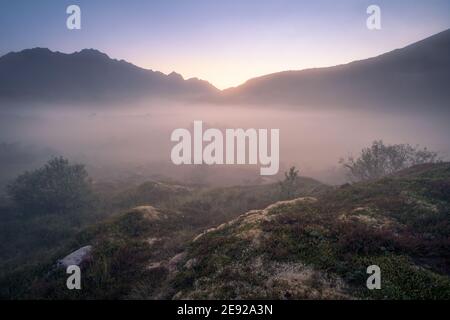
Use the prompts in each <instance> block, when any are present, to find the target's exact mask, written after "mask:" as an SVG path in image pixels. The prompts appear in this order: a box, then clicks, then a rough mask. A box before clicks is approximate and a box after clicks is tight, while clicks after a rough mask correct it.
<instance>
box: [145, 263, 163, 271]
mask: <svg viewBox="0 0 450 320" xmlns="http://www.w3.org/2000/svg"><path fill="white" fill-rule="evenodd" d="M162 267H163V264H162V263H161V262H153V263H150V264H149V265H148V266H147V267H146V268H145V269H147V270H148V271H153V270H155V269H159V268H162Z"/></svg>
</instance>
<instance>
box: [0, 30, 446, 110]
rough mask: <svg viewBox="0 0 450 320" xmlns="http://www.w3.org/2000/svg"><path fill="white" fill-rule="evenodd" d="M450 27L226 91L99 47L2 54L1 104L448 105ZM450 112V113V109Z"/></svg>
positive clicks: (0, 68)
mask: <svg viewBox="0 0 450 320" xmlns="http://www.w3.org/2000/svg"><path fill="white" fill-rule="evenodd" d="M449 57H450V29H447V30H445V31H442V32H440V33H437V34H435V35H433V36H431V37H428V38H425V39H422V40H420V41H417V42H414V43H412V44H410V45H408V46H405V47H403V48H399V49H395V50H392V51H389V52H386V53H383V54H381V55H378V56H375V57H371V58H367V59H362V60H357V61H353V62H350V63H347V64H340V65H337V66H331V67H323V68H310V69H303V70H288V71H280V72H276V73H271V74H267V75H264V76H261V77H256V78H252V79H249V80H247V81H246V82H245V83H243V84H241V85H239V86H236V87H232V88H228V89H224V90H219V89H217V88H216V87H214V86H213V85H212V84H210V83H209V82H207V81H205V80H199V79H198V78H190V79H184V78H183V77H182V76H181V75H180V74H178V73H176V72H172V73H170V74H167V75H166V74H164V73H162V72H160V71H153V70H151V69H144V68H141V67H139V66H136V65H134V64H132V63H130V62H127V61H125V60H117V59H112V58H110V57H109V56H108V55H107V54H105V53H103V52H101V51H99V50H96V49H92V48H91V49H83V50H80V51H76V52H73V53H61V52H58V51H51V50H50V49H48V48H40V47H37V48H33V49H25V50H22V51H19V52H10V53H7V54H5V55H4V56H2V57H0V101H7V102H16V101H25V102H29V101H37V102H44V103H45V102H67V101H72V102H76V103H77V102H84V101H88V102H104V101H108V102H109V101H133V100H136V99H140V98H144V99H148V98H150V99H152V98H163V99H174V100H183V101H186V99H187V100H188V101H195V102H212V103H219V104H236V103H245V104H257V105H287V106H295V107H298V108H302V107H312V108H314V109H316V108H321V109H323V108H328V107H330V106H332V107H333V108H335V107H338V108H339V107H340V108H360V109H361V108H362V109H363V108H375V109H376V108H381V109H386V110H387V109H390V108H391V109H398V110H405V109H407V110H411V109H429V108H430V107H434V108H437V109H439V110H447V109H448V107H447V106H448V105H449V104H450V90H448V89H449V88H448V86H449V83H450V74H449V72H448V71H447V70H449V69H450V59H449ZM447 111H448V110H447Z"/></svg>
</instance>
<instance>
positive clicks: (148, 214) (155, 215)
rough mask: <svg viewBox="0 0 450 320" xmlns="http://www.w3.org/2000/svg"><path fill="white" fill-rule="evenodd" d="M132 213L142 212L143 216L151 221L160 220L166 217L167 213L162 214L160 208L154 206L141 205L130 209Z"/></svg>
mask: <svg viewBox="0 0 450 320" xmlns="http://www.w3.org/2000/svg"><path fill="white" fill-rule="evenodd" d="M130 212H131V213H138V214H142V216H143V217H144V218H145V219H147V220H150V221H153V220H160V219H162V218H166V216H165V215H163V214H161V213H160V212H159V211H158V209H156V208H155V207H152V206H139V207H135V208H133V209H131V210H130Z"/></svg>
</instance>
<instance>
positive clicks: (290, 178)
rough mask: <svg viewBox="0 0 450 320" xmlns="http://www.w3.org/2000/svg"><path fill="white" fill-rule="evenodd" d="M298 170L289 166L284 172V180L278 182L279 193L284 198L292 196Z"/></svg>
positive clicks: (296, 182)
mask: <svg viewBox="0 0 450 320" xmlns="http://www.w3.org/2000/svg"><path fill="white" fill-rule="evenodd" d="M298 172H299V171H298V170H296V169H295V167H291V168H290V169H289V171H287V172H285V173H284V180H283V181H281V182H280V187H281V194H282V196H283V197H284V198H287V199H290V198H292V197H293V196H294V193H295V190H296V188H297V184H298V180H297V178H298Z"/></svg>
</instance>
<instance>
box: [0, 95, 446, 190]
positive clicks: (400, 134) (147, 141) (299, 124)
mask: <svg viewBox="0 0 450 320" xmlns="http://www.w3.org/2000/svg"><path fill="white" fill-rule="evenodd" d="M194 120H201V121H203V123H204V127H205V129H206V128H218V129H222V130H225V129H226V128H232V129H233V128H243V129H248V128H255V129H262V128H267V129H280V172H279V173H282V172H283V170H285V169H286V168H287V167H289V166H292V165H295V166H297V167H298V168H300V170H301V173H302V175H306V176H311V177H314V178H316V179H319V180H321V181H323V182H326V183H331V184H336V183H342V182H344V181H345V176H344V173H343V171H342V170H341V168H340V166H339V164H338V161H339V159H340V158H341V157H346V156H349V155H354V156H357V155H358V152H359V151H360V150H361V149H362V148H363V147H365V146H368V145H370V143H371V142H372V141H374V140H379V139H382V140H383V141H384V142H386V143H409V144H411V145H416V144H419V145H421V146H423V147H427V148H429V149H430V150H434V151H437V152H439V154H440V155H441V156H442V157H443V158H444V159H445V158H446V157H447V156H448V155H449V154H450V142H449V140H448V137H449V136H450V127H449V126H448V122H447V118H446V116H445V115H439V114H427V113H426V112H425V111H424V112H422V113H418V112H414V113H408V114H404V113H398V112H393V113H387V112H384V113H379V112H378V113H375V112H373V113H371V112H365V111H360V112H358V111H354V110H348V111H346V110H339V111H333V110H330V109H327V110H322V111H315V110H312V109H311V108H310V109H308V108H303V109H302V110H295V109H293V108H285V107H283V106H271V107H267V106H266V107H258V106H243V105H226V106H224V105H217V104H210V105H205V104H199V105H192V104H186V105H183V104H180V103H176V104H174V103H170V102H159V103H152V104H149V105H147V106H146V105H145V104H141V105H139V106H133V105H120V106H114V105H112V106H101V107H95V106H61V107H55V106H53V107H51V108H50V107H48V108H45V107H42V106H40V107H39V108H22V109H20V111H8V112H5V111H4V112H2V115H1V118H0V123H1V124H0V136H1V141H0V142H1V143H4V144H5V143H6V144H14V148H3V149H2V150H1V152H2V154H0V159H1V161H2V162H3V164H2V165H3V168H6V167H5V166H7V167H8V168H10V169H8V170H5V171H4V172H3V174H2V178H3V180H5V179H7V178H11V177H12V176H13V173H17V172H18V171H20V170H23V169H25V168H27V169H28V168H32V167H35V166H38V165H41V164H42V163H43V162H45V161H46V160H48V158H49V157H50V156H52V155H63V156H65V157H68V158H69V159H71V160H72V161H75V162H80V163H84V164H86V165H87V166H88V169H89V171H90V173H91V174H92V175H93V176H94V177H95V178H96V179H100V180H105V179H106V180H111V179H116V178H123V179H128V178H132V177H134V178H136V179H138V180H142V181H143V180H145V179H146V178H149V177H165V178H170V179H173V180H177V181H183V182H188V183H203V184H211V185H232V184H249V183H260V182H261V181H274V180H277V178H278V177H277V176H266V177H264V180H261V179H262V178H261V177H259V170H258V168H257V167H256V166H254V165H253V166H252V165H212V166H207V165H201V166H199V165H196V166H194V165H181V166H176V165H174V164H173V163H172V161H171V159H170V151H171V149H172V147H173V146H174V145H175V143H174V142H171V141H170V135H171V132H172V131H173V130H174V129H177V128H187V129H190V130H191V132H192V126H193V121H194ZM204 145H206V143H205V144H204ZM17 149H20V151H18V150H17ZM24 154H28V156H27V157H26V159H21V158H23V157H24ZM15 157H16V158H15ZM2 171H3V170H2ZM3 183H5V182H4V181H3Z"/></svg>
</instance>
